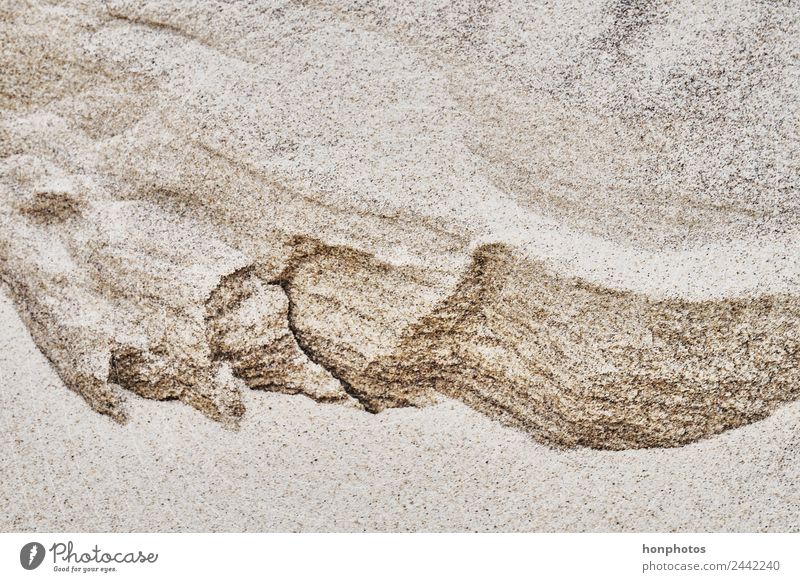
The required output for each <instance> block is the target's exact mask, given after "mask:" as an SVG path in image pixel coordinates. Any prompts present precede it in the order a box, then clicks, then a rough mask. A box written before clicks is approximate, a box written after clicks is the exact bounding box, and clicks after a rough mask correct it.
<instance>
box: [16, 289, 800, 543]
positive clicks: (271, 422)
mask: <svg viewBox="0 0 800 582" xmlns="http://www.w3.org/2000/svg"><path fill="white" fill-rule="evenodd" d="M0 321H2V322H3V324H4V325H3V326H2V327H0V350H2V354H3V359H2V360H0V362H2V364H1V365H2V368H0V370H2V374H0V426H2V427H3V430H2V443H1V444H0V446H2V451H3V463H2V465H0V506H2V508H3V511H2V513H0V531H54V530H55V531H59V530H60V531H96V530H103V531H105V530H108V531H474V530H477V531H576V532H580V531H798V523H800V458H799V456H800V455H799V453H800V403H793V404H790V405H788V406H786V407H784V408H782V409H781V410H779V411H778V412H776V413H775V414H773V415H772V416H770V417H769V418H768V419H766V420H763V421H760V422H757V423H755V424H752V425H750V426H747V427H744V428H741V429H737V430H735V431H731V432H728V433H726V434H724V435H721V436H718V437H714V438H712V439H709V440H704V441H701V442H699V443H696V444H692V445H687V446H685V447H682V448H679V449H652V450H637V451H622V452H613V451H593V450H588V449H582V450H566V451H565V450H555V449H552V448H549V447H547V446H544V445H541V444H537V443H536V442H535V441H534V440H533V439H531V438H530V437H528V436H527V435H525V434H524V433H521V432H519V431H516V430H514V429H510V428H505V427H503V426H502V425H500V424H499V423H496V422H494V421H492V420H489V419H487V418H486V417H485V416H483V415H482V414H479V413H477V412H474V411H472V410H471V409H469V408H467V407H466V406H464V405H462V404H460V403H458V402H456V401H453V400H445V401H443V402H442V403H440V404H438V405H436V406H432V407H428V408H424V409H413V408H402V409H393V410H388V411H386V412H382V413H381V414H379V415H377V416H370V415H366V414H364V413H363V412H361V411H359V410H356V409H353V408H345V407H342V406H336V405H332V404H324V405H321V404H317V403H315V402H313V401H312V400H310V399H308V398H301V397H296V396H286V395H282V394H271V393H259V392H252V393H250V394H249V395H248V397H247V402H246V404H247V412H246V414H245V417H244V418H243V420H242V422H241V428H240V429H239V430H238V431H232V430H228V429H225V428H223V427H221V426H220V425H219V424H218V423H215V422H213V421H211V420H208V419H206V418H204V417H202V416H200V415H198V414H197V413H196V412H195V411H193V410H192V409H190V408H188V407H185V406H181V405H180V404H178V403H170V404H164V403H160V402H153V401H148V400H144V399H142V398H139V397H137V396H131V397H130V398H129V399H128V401H127V402H126V405H127V407H128V410H130V411H131V420H130V421H129V422H128V423H127V424H126V425H124V426H120V425H119V424H117V423H115V422H114V421H112V420H110V419H109V418H107V417H104V416H101V415H98V414H87V410H86V406H85V404H84V403H83V401H82V399H81V398H80V397H79V396H77V395H75V394H74V393H71V392H69V391H68V390H67V389H66V388H65V387H64V386H63V384H62V383H61V382H60V381H59V379H58V377H57V376H56V374H55V373H54V372H53V370H52V369H51V368H49V367H48V365H47V362H46V360H45V359H44V357H43V356H42V355H41V354H40V353H39V351H38V350H37V349H36V346H35V345H34V344H33V342H32V341H31V338H30V336H29V335H28V334H27V332H26V331H25V328H24V326H23V325H22V323H21V321H20V320H19V319H18V318H17V317H16V316H15V314H14V309H13V306H12V305H11V302H10V301H9V300H8V299H7V298H5V297H3V299H2V302H0Z"/></svg>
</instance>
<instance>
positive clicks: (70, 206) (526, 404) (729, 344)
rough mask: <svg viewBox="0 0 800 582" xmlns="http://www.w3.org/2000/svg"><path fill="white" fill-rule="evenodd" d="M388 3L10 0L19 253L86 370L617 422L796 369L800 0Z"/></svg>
mask: <svg viewBox="0 0 800 582" xmlns="http://www.w3.org/2000/svg"><path fill="white" fill-rule="evenodd" d="M394 4H397V6H394ZM400 4H401V3H389V5H387V6H379V5H376V4H375V3H365V4H364V5H363V6H361V5H359V3H338V2H320V3H316V2H312V3H304V2H299V3H295V2H248V3H237V2H233V3H214V2H204V3H198V4H191V5H184V4H182V3H176V2H172V1H164V2H149V3H145V4H142V3H138V2H89V1H86V2H82V1H75V2H57V3H47V2H27V3H23V2H13V3H3V4H0V6H2V8H0V26H1V27H2V29H1V30H2V38H3V47H4V50H3V53H2V56H0V59H2V60H0V68H2V71H3V74H2V77H1V78H0V83H1V84H0V107H2V123H1V124H0V137H1V138H2V141H0V279H1V280H2V281H3V282H4V283H5V284H6V286H7V287H8V288H9V289H10V291H11V293H12V296H13V297H14V300H15V301H16V303H17V306H18V308H19V310H20V314H21V315H22V317H23V319H24V321H25V322H26V324H27V326H28V328H29V330H30V332H31V334H32V336H33V338H34V340H35V341H36V343H37V345H38V346H39V347H40V349H41V350H42V351H43V353H44V354H45V355H46V356H47V357H48V359H49V360H50V361H51V362H52V364H53V366H54V367H55V368H56V370H57V371H58V373H59V375H60V376H61V378H62V379H63V380H64V382H65V383H66V384H67V385H68V386H69V387H70V388H72V389H73V390H75V391H77V392H78V393H80V394H81V395H82V396H83V397H84V398H85V399H86V400H87V401H88V402H89V404H90V405H91V406H92V407H93V408H94V409H95V410H97V411H100V412H103V413H105V414H109V415H110V416H112V417H114V418H115V419H117V420H120V421H122V420H124V419H125V407H124V395H125V393H126V391H131V392H134V393H136V394H138V395H140V396H143V397H146V398H152V399H160V400H163V399H180V400H182V401H184V402H186V403H187V404H189V405H191V406H193V407H195V408H197V409H198V410H200V411H202V412H203V413H205V414H207V415H208V416H210V417H212V418H214V419H218V420H220V421H222V422H225V423H227V424H229V425H235V424H236V423H237V421H238V419H239V418H240V417H241V416H242V414H243V413H244V412H245V410H244V406H243V404H242V401H241V396H240V394H241V391H242V390H244V389H247V388H252V389H263V390H274V391H281V392H287V393H291V394H305V395H307V396H310V397H311V398H314V399H315V400H318V401H321V402H338V403H342V404H346V405H352V406H357V407H361V408H363V409H364V410H365V411H368V412H372V413H377V412H380V411H382V410H384V409H386V408H391V407H399V406H423V405H425V404H427V403H430V402H432V401H434V400H435V399H436V397H437V394H444V395H446V396H449V397H453V398H457V399H459V400H462V401H463V402H465V403H467V404H469V405H470V406H472V407H473V408H475V409H477V410H480V411H482V412H484V413H486V414H488V415H490V416H492V417H493V418H497V419H499V420H501V421H503V422H507V423H510V424H512V425H513V426H516V427H519V428H521V429H523V430H525V431H527V432H529V433H530V434H531V435H533V436H534V437H535V438H537V439H539V440H541V441H543V442H546V443H551V444H555V445H565V446H589V447H595V448H607V449H625V448H641V447H658V446H676V445H681V444H685V443H688V442H691V441H694V440H697V439H699V438H703V437H706V436H710V435H713V434H717V433H719V432H721V431H724V430H726V429H730V428H734V427H738V426H741V425H744V424H747V423H749V422H753V421H755V420H757V419H760V418H763V417H765V416H766V415H768V414H769V413H770V412H771V411H773V410H774V409H775V408H776V407H777V406H779V405H780V404H781V403H784V402H787V401H790V400H794V399H796V398H797V397H798V396H799V395H800V394H798V392H800V323H799V322H800V264H799V263H800V261H799V260H798V256H800V254H798V253H800V236H799V235H800V216H799V213H798V210H799V209H800V206H799V205H800V197H798V195H797V192H798V189H797V187H798V179H800V178H799V176H800V171H798V170H799V168H798V167H797V164H798V161H799V160H800V152H798V151H797V150H798V143H800V140H798V104H799V103H800V99H798V97H800V91H799V90H798V81H797V78H796V77H793V76H792V75H791V68H792V66H793V65H792V63H793V62H794V63H796V60H797V58H798V54H797V51H798V48H797V47H798V46H800V42H798V40H800V38H798V31H799V30H800V25H799V24H798V22H799V19H798V14H797V9H796V8H795V7H793V6H791V5H790V4H781V3H766V2H753V3H745V2H736V3H730V4H729V5H726V6H725V7H724V10H716V9H715V10H712V9H711V8H708V9H707V10H706V9H704V8H703V7H695V6H694V5H695V4H696V3H693V2H670V3H660V2H651V1H648V2H625V3H613V2H611V3H600V4H597V5H595V4H593V3H583V2H581V3H576V4H575V5H571V4H569V3H567V4H565V5H564V6H560V7H559V8H557V9H556V8H552V7H550V8H547V7H532V8H528V9H522V8H519V7H511V6H505V4H504V3H502V2H501V3H497V4H495V5H493V6H491V7H490V6H488V5H483V4H475V3H472V2H464V3H463V5H462V4H460V3H454V2H449V3H446V5H445V6H443V7H442V9H441V10H439V11H431V10H430V9H429V8H428V9H425V8H424V7H422V6H417V5H416V4H414V3H410V4H408V3H402V6H403V8H402V9H400V8H399V6H400ZM421 4H425V3H421ZM688 15H691V18H690V17H689V16H688ZM443 16H447V18H444V17H443ZM676 31H680V32H681V34H680V35H677V34H676Z"/></svg>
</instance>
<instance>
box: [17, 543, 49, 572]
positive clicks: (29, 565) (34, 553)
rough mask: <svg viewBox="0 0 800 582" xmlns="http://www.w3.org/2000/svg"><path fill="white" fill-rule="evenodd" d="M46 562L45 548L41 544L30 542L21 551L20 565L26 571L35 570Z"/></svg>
mask: <svg viewBox="0 0 800 582" xmlns="http://www.w3.org/2000/svg"><path fill="white" fill-rule="evenodd" d="M42 561H44V546H43V545H42V544H40V543H39V542H30V543H27V544H25V545H24V546H22V549H21V550H20V551H19V563H20V564H22V567H23V568H25V569H26V570H35V569H36V568H38V567H39V566H40V565H41V563H42Z"/></svg>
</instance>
